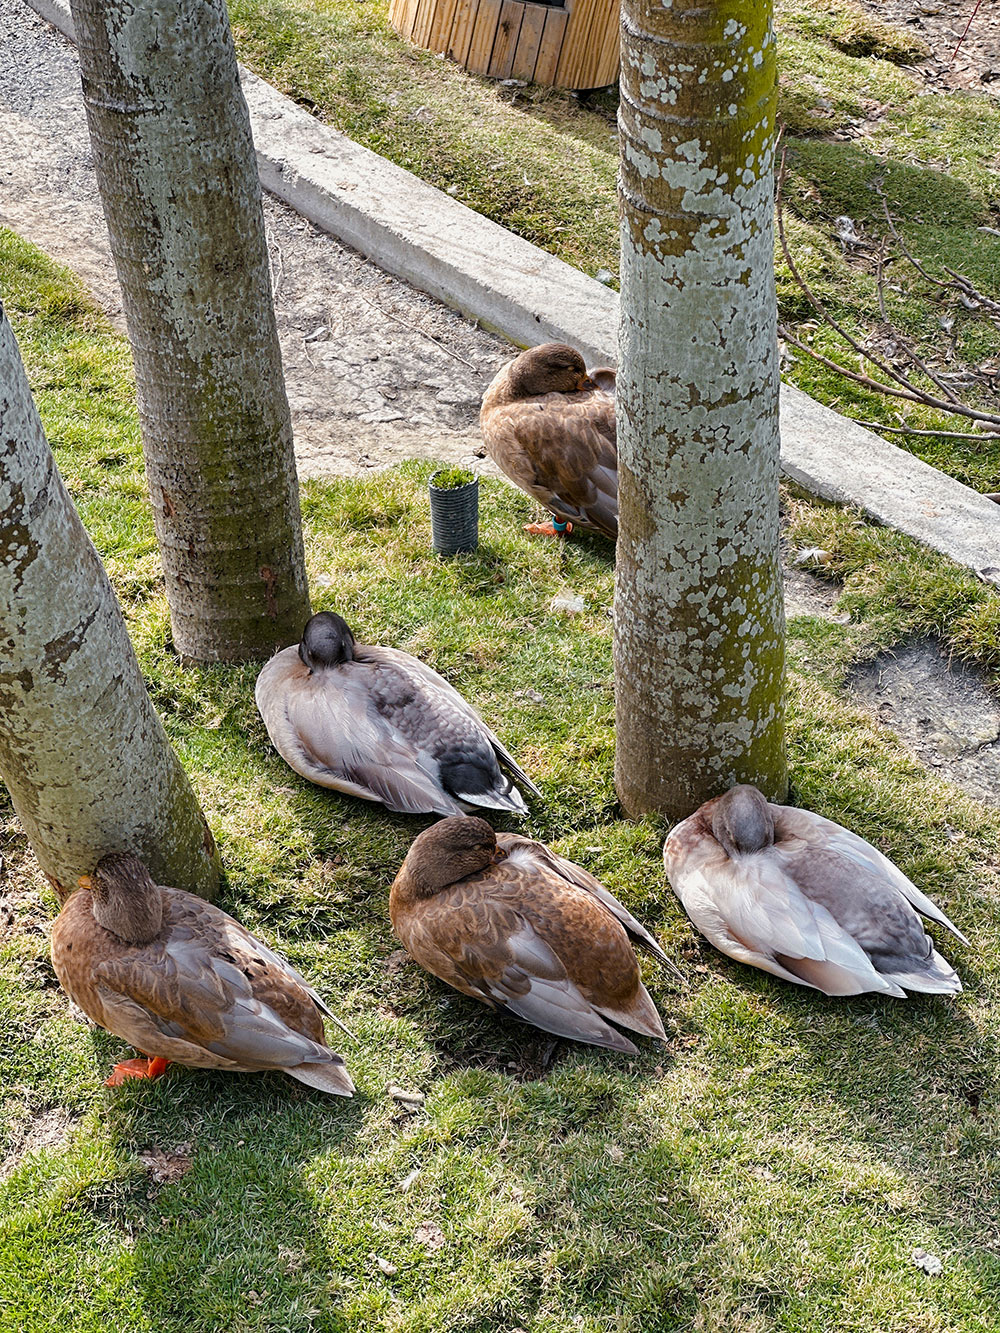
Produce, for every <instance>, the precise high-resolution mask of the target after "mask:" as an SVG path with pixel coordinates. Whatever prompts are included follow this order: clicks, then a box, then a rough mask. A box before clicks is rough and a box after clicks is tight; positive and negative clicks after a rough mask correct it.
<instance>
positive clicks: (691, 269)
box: [615, 0, 787, 818]
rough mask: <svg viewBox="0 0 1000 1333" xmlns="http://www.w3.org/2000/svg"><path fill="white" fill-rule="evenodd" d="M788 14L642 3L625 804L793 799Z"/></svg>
mask: <svg viewBox="0 0 1000 1333" xmlns="http://www.w3.org/2000/svg"><path fill="white" fill-rule="evenodd" d="M771 18H772V15H771V4H770V3H769V0H763V2H762V3H761V4H754V5H749V4H746V3H743V0H673V3H672V4H671V3H665V4H659V3H657V2H656V0H624V4H623V10H622V76H621V91H622V97H621V111H620V117H619V119H620V136H621V154H622V157H621V174H620V179H619V193H620V200H621V207H622V226H621V238H622V293H621V309H622V322H621V336H620V364H619V373H618V389H617V395H618V397H617V402H618V449H619V455H620V472H619V509H620V518H619V536H618V551H617V574H616V595H615V693H616V709H617V731H618V744H617V753H616V764H615V778H616V784H617V787H618V794H619V797H620V799H621V801H622V804H623V805H624V806H625V808H626V810H627V811H629V813H632V814H639V813H641V812H644V811H650V810H657V811H662V812H664V813H666V814H668V815H670V816H671V817H673V818H681V817H682V816H685V815H688V814H690V813H691V811H692V810H693V809H694V807H695V806H697V805H698V804H700V803H701V802H702V801H704V800H706V799H707V798H709V797H710V796H713V795H716V794H718V793H719V792H721V791H723V790H725V789H726V788H728V787H729V786H731V785H732V784H733V783H734V782H754V783H756V784H757V785H758V786H759V787H760V788H761V789H762V790H763V791H764V792H765V794H766V795H767V796H768V797H769V798H771V799H772V800H773V799H782V798H783V797H784V795H785V792H786V787H787V775H786V767H785V756H784V724H783V705H782V690H783V671H784V606H783V600H782V584H781V567H780V560H779V531H778V368H777V351H776V310H775V297H774V274H773V253H772V244H773V236H772V229H773V202H772V188H773V186H772V178H773V161H774V107H775V88H776V85H775V62H774V51H775V47H774V31H773V27H772V22H771Z"/></svg>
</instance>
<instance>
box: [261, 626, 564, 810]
mask: <svg viewBox="0 0 1000 1333" xmlns="http://www.w3.org/2000/svg"><path fill="white" fill-rule="evenodd" d="M255 698H256V700H257V707H258V709H259V710H260V715H261V717H262V718H263V719H264V725H265V726H266V727H267V733H268V735H269V736H270V737H271V741H272V742H273V744H274V747H275V749H276V750H277V751H278V753H279V754H280V755H281V757H282V758H283V759H284V760H285V762H286V763H287V764H288V765H289V766H290V767H291V768H293V769H294V770H295V772H296V773H300V774H301V775H302V777H304V778H308V779H309V780H310V782H315V783H317V784H318V785H319V786H321V787H331V788H333V790H335V791H340V792H345V793H346V794H347V795H349V796H360V797H361V798H362V799H363V800H366V801H381V802H382V804H383V805H385V806H386V807H387V809H389V810H396V811H399V812H401V813H404V814H429V813H431V812H436V813H437V814H440V815H456V814H463V813H464V811H465V809H466V808H467V807H469V806H485V807H486V808H487V809H491V810H510V811H513V812H514V813H516V814H525V813H526V811H527V807H526V806H525V803H524V800H523V798H522V796H521V793H520V792H519V791H518V789H517V787H516V786H515V785H514V782H513V780H512V779H516V780H517V781H518V782H520V783H521V784H523V786H525V787H526V788H527V789H528V790H529V791H531V792H533V793H534V794H535V795H536V796H539V795H541V793H540V792H539V791H538V788H537V787H536V786H535V785H534V783H533V782H532V781H531V779H530V778H529V777H528V776H527V774H526V773H525V772H524V771H523V769H521V768H520V767H519V765H518V764H517V763H516V762H515V760H514V758H513V756H512V755H511V754H510V752H509V751H508V750H507V749H506V748H505V747H504V746H503V745H502V744H501V742H500V741H499V739H498V738H497V737H496V736H495V735H494V734H493V732H492V731H491V730H490V729H489V727H488V726H487V725H486V723H485V722H484V721H483V720H482V718H481V717H480V716H479V714H478V713H477V712H476V710H475V709H474V708H473V707H472V706H471V704H468V703H466V701H465V700H464V699H463V698H462V696H461V695H460V694H459V693H458V691H457V690H455V689H454V688H453V687H452V686H451V685H449V684H448V682H447V681H446V680H445V679H444V678H443V677H442V676H439V675H438V673H437V672H436V671H433V670H432V669H431V668H430V667H429V666H425V665H424V663H423V662H420V661H418V659H417V658H415V657H411V655H410V654H409V653H404V652H402V651H400V650H399V649H398V648H381V647H374V646H372V645H370V644H362V643H358V642H357V641H356V640H355V638H354V635H353V633H352V632H351V630H350V628H349V627H348V625H347V623H346V622H345V621H344V620H343V618H342V617H341V616H338V615H334V614H333V613H332V612H329V611H320V612H319V613H318V614H317V615H315V616H313V617H312V619H311V620H310V621H309V623H308V624H307V625H306V627H305V630H304V631H303V634H302V642H301V643H300V644H298V645H297V646H294V647H291V648H285V649H283V650H282V651H281V652H280V653H277V654H276V655H275V656H274V657H272V658H271V660H270V661H269V662H268V663H267V665H266V666H265V667H264V669H263V671H262V672H261V673H260V676H259V677H258V679H257V688H256V690H255ZM501 767H502V768H503V769H506V770H507V772H508V773H509V774H510V775H511V777H506V776H505V775H504V773H503V772H502V771H501Z"/></svg>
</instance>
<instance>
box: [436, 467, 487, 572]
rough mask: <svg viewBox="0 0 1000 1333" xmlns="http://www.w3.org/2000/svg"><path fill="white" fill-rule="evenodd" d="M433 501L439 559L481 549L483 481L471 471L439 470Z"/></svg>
mask: <svg viewBox="0 0 1000 1333" xmlns="http://www.w3.org/2000/svg"><path fill="white" fill-rule="evenodd" d="M428 490H429V491H430V497H431V546H432V547H433V548H434V550H435V551H437V553H438V555H458V553H459V552H460V551H474V550H476V548H477V547H478V545H479V478H478V477H477V476H475V474H474V473H472V472H470V471H469V470H468V469H467V468H455V467H452V468H439V469H438V471H437V472H435V473H433V475H432V476H431V479H430V482H429V483H428Z"/></svg>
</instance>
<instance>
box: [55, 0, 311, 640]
mask: <svg viewBox="0 0 1000 1333" xmlns="http://www.w3.org/2000/svg"><path fill="white" fill-rule="evenodd" d="M71 9H72V13H73V21H74V24H75V26H76V35H77V42H78V46H79V52H80V67H81V72H82V75H83V89H84V100H85V102H86V108H87V122H88V125H89V128H90V138H91V144H92V146H93V151H94V160H95V164H96V167H97V180H98V185H99V186H100V191H101V199H102V202H103V204H104V213H105V217H106V218H107V222H108V231H109V233H110V236H111V248H112V252H113V254H114V259H115V266H116V268H117V270H118V279H119V282H120V284H121V289H122V299H123V303H124V307H125V315H126V319H127V322H128V331H129V339H130V341H131V344H132V353H133V357H134V360H135V373H136V381H137V384H138V392H139V412H140V418H141V422H142V438H143V449H144V452H145V456H146V471H147V474H148V476H149V489H150V495H151V498H152V503H153V514H154V518H155V523H156V535H157V539H158V541H159V545H160V552H161V555H162V559H163V567H164V573H165V574H166V581H167V599H168V601H169V603H170V618H171V624H172V626H173V636H174V643H175V646H176V647H177V649H178V651H179V652H180V653H181V654H182V656H184V657H186V658H190V659H192V660H195V661H203V662H214V661H239V660H243V659H247V658H253V657H266V656H268V655H269V654H270V653H271V652H272V651H273V650H274V648H275V647H276V646H284V645H285V644H288V643H291V642H293V641H294V640H296V639H297V638H298V637H299V633H300V631H301V629H302V626H303V624H304V623H305V621H306V620H307V619H308V616H309V600H308V591H307V587H306V576H305V564H304V559H303V551H302V531H301V523H300V516H299V499H298V486H297V481H296V476H295V458H294V455H293V452H292V428H291V417H290V414H289V410H288V400H287V398H286V396H285V389H284V381H283V379H282V373H281V355H280V351H279V348H278V336H277V328H276V324H275V318H274V307H273V302H272V296H271V283H270V275H269V271H268V256H267V246H266V241H265V235H264V217H263V211H262V208H261V198H260V182H259V178H258V175H257V165H256V159H255V157H254V150H253V141H252V138H251V134H250V118H249V114H248V112H247V107H246V102H245V101H244V98H243V93H242V91H241V89H240V85H239V77H238V71H237V66H236V55H235V52H234V50H233V42H232V35H231V33H230V30H229V20H228V17H227V14H226V6H225V3H224V0H150V2H149V3H144V4H133V3H131V0H71Z"/></svg>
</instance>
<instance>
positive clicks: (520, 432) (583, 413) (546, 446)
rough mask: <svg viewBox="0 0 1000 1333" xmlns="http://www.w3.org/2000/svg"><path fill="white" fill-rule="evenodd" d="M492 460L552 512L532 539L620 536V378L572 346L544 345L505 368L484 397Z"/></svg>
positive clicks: (531, 527)
mask: <svg viewBox="0 0 1000 1333" xmlns="http://www.w3.org/2000/svg"><path fill="white" fill-rule="evenodd" d="M479 425H480V429H481V430H482V433H483V440H484V441H485V443H486V452H487V453H488V454H489V456H490V457H491V458H492V459H493V461H494V463H496V465H497V467H499V468H500V470H501V471H502V472H505V473H506V474H507V476H508V477H510V479H511V481H513V482H515V483H516V484H517V485H518V486H520V488H521V490H522V491H527V492H528V494H529V495H533V496H534V497H535V499H536V500H540V501H541V502H542V504H543V505H545V507H546V509H549V510H551V511H552V514H553V515H554V519H553V521H552V522H551V523H540V524H539V523H529V524H527V525H526V527H525V531H526V532H536V533H543V534H545V535H546V536H554V535H555V534H556V533H559V532H570V531H572V528H573V525H574V524H575V525H576V526H578V527H581V528H589V529H590V530H591V531H592V532H600V533H602V534H603V535H604V536H605V537H610V538H611V540H612V541H614V540H615V538H616V537H617V536H618V449H617V447H616V443H615V440H616V433H615V372H614V371H613V370H609V369H600V370H592V371H590V373H589V374H588V372H587V368H586V366H585V365H584V362H583V357H581V355H580V353H579V352H576V351H574V350H573V348H572V347H567V346H566V344H565V343H543V344H542V346H541V347H532V348H530V349H529V350H528V351H527V352H522V353H521V355H520V356H518V357H515V358H514V360H513V361H511V362H509V363H508V364H507V365H506V366H504V367H503V368H502V369H501V370H500V371H499V373H498V374H497V375H496V377H495V378H494V380H493V382H492V384H491V385H490V387H489V388H488V389H487V390H486V393H485V395H484V396H483V406H482V410H481V411H480V413H479Z"/></svg>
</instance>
